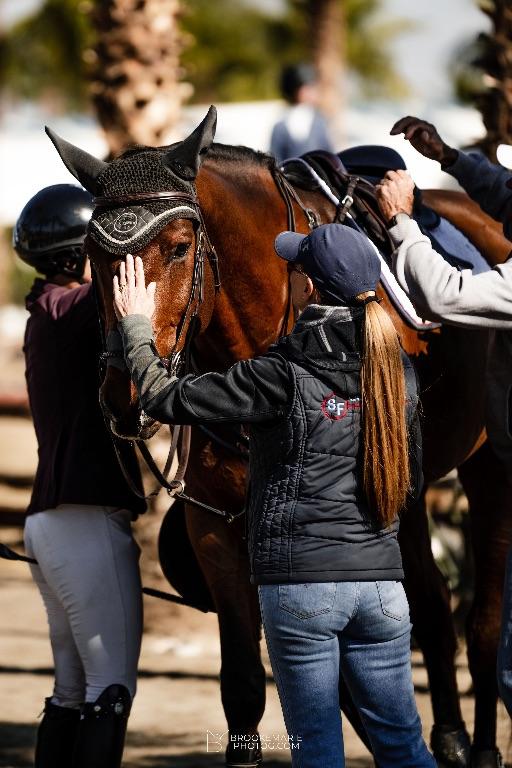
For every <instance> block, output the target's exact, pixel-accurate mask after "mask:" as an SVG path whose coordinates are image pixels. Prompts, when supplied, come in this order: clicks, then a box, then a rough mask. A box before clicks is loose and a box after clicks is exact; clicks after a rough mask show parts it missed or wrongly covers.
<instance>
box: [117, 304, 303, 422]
mask: <svg viewBox="0 0 512 768" xmlns="http://www.w3.org/2000/svg"><path fill="white" fill-rule="evenodd" d="M119 330H120V333H121V336H122V338H123V345H124V354H125V359H126V364H127V366H128V369H129V371H130V374H131V377H132V380H133V381H134V383H135V385H136V387H137V391H138V393H139V398H140V402H141V406H142V408H143V410H144V411H145V412H146V413H147V414H148V416H151V417H152V418H154V419H157V420H158V421H160V422H162V423H164V424H168V423H171V424H172V423H175V424H199V423H203V422H208V421H212V422H213V421H225V422H235V423H240V422H242V423H243V422H247V423H249V422H264V421H268V420H272V419H275V418H279V417H281V416H283V415H284V413H285V411H286V410H287V408H288V405H289V402H290V401H291V397H292V395H293V384H292V382H291V381H290V376H289V374H288V369H287V365H286V362H285V361H284V360H283V359H282V358H281V357H279V356H277V355H274V356H272V355H263V356H262V357H260V358H256V359H254V360H241V361H240V362H238V363H235V365H233V366H232V367H231V368H230V369H229V370H228V371H226V372H225V373H215V372H212V373H205V374H202V375H200V376H194V375H187V376H182V377H180V378H179V379H178V378H176V377H175V376H173V377H171V376H169V373H168V371H167V369H166V367H165V366H164V365H163V363H162V361H161V360H160V358H159V356H158V354H157V351H156V349H155V346H154V342H153V330H152V327H151V323H150V321H149V320H148V319H147V318H146V317H143V316H142V315H130V316H129V317H125V318H123V319H122V320H121V321H120V322H119Z"/></svg>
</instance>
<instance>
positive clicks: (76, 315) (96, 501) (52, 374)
mask: <svg viewBox="0 0 512 768" xmlns="http://www.w3.org/2000/svg"><path fill="white" fill-rule="evenodd" d="M26 307H27V309H28V311H29V312H30V317H29V319H28V322H27V328H26V331H25V345H24V352H25V361H26V379H27V387H28V395H29V399H30V407H31V410H32V417H33V419H34V427H35V430H36V436H37V442H38V452H39V463H38V467H37V472H36V477H35V481H34V487H33V491H32V498H31V501H30V505H29V507H28V510H27V514H32V513H34V512H40V511H42V510H45V509H54V508H55V507H56V506H57V505H58V504H92V505H98V506H113V507H123V508H126V509H130V510H131V511H132V512H133V513H134V517H135V516H136V515H137V514H138V513H140V512H144V511H145V508H146V505H145V502H144V501H143V500H141V499H139V498H137V497H136V496H135V495H134V494H133V493H132V492H131V491H130V489H129V487H128V485H127V483H126V480H125V479H124V477H123V474H122V471H121V469H120V467H119V464H118V462H117V458H116V455H115V452H114V448H113V446H112V440H111V437H110V435H109V433H108V430H107V427H106V425H105V422H104V420H103V415H102V412H101V408H100V404H99V399H98V387H99V382H98V356H99V353H100V350H101V341H100V334H99V327H98V316H97V312H96V306H95V302H94V295H93V293H92V285H91V284H90V283H87V284H85V285H81V286H79V287H78V288H64V287H62V286H59V285H56V284H55V283H51V282H48V281H46V280H41V279H39V278H38V279H36V281H35V282H34V285H33V286H32V289H31V292H30V293H29V295H28V296H27V298H26ZM122 449H123V451H124V452H125V454H126V464H127V466H128V467H130V475H131V477H132V478H133V479H134V481H135V482H136V483H138V484H139V485H140V472H139V468H138V464H137V461H136V457H135V455H134V453H133V449H132V448H131V447H130V446H129V445H128V444H126V445H124V446H122Z"/></svg>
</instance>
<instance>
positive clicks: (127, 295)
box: [114, 253, 156, 320]
mask: <svg viewBox="0 0 512 768" xmlns="http://www.w3.org/2000/svg"><path fill="white" fill-rule="evenodd" d="M155 291H156V283H150V284H149V285H148V287H147V288H146V279H145V277H144V265H143V263H142V259H141V258H140V257H139V256H137V258H136V259H135V260H134V258H133V256H132V255H131V253H129V254H128V255H127V256H126V262H124V261H122V262H121V263H120V265H119V276H118V275H115V276H114V312H115V313H116V317H117V319H118V320H121V318H123V317H126V316H127V315H144V316H145V317H147V318H149V320H151V318H152V317H153V314H154V312H155Z"/></svg>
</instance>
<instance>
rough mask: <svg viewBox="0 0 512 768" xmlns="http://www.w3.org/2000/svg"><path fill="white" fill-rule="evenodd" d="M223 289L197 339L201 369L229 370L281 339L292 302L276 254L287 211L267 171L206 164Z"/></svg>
mask: <svg viewBox="0 0 512 768" xmlns="http://www.w3.org/2000/svg"><path fill="white" fill-rule="evenodd" d="M197 189H198V195H199V200H200V203H201V209H202V211H203V215H204V219H205V225H206V229H207V231H208V235H209V237H210V239H211V240H212V242H213V244H214V245H215V248H216V251H217V255H218V258H219V266H220V275H221V283H222V288H221V291H220V293H219V294H218V295H217V298H216V301H215V307H214V310H213V315H212V318H211V321H210V323H209V325H208V328H207V329H206V330H205V332H204V333H203V334H202V336H201V338H200V339H199V340H198V344H197V346H198V350H199V352H200V357H201V361H200V362H201V367H205V368H208V367H213V368H216V369H223V368H225V367H227V366H228V365H230V364H231V363H233V362H234V361H236V360H241V359H246V358H249V357H253V356H254V355H257V354H261V353H262V352H264V351H265V350H266V349H267V348H268V347H269V345H270V344H271V343H272V342H273V341H275V339H276V338H277V336H278V334H279V330H280V328H281V326H282V323H283V319H284V317H285V313H286V308H287V301H288V279H287V270H286V265H285V264H284V263H283V262H282V261H281V260H280V259H279V258H278V257H277V256H276V254H275V253H274V247H273V245H274V239H275V237H276V235H277V234H278V233H279V232H281V231H283V230H284V229H286V228H287V218H286V208H285V205H284V202H283V200H282V198H281V197H280V194H279V192H278V190H277V188H276V186H275V183H274V181H273V178H272V175H271V173H270V171H269V169H268V168H266V167H264V166H260V165H258V164H256V163H255V164H245V163H244V164H242V163H236V162H228V163H226V162H224V163H222V164H221V163H220V162H215V161H208V162H206V163H205V165H204V166H203V168H202V170H201V173H200V174H199V177H198V180H197Z"/></svg>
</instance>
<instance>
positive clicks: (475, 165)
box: [443, 152, 512, 222]
mask: <svg viewBox="0 0 512 768" xmlns="http://www.w3.org/2000/svg"><path fill="white" fill-rule="evenodd" d="M443 170H444V171H446V173H449V174H450V175H451V176H453V177H454V178H455V179H457V181H458V182H459V184H460V185H461V187H462V188H463V189H464V190H465V191H466V192H467V193H468V195H469V196H470V197H471V198H472V199H473V200H474V201H475V202H476V203H478V205H479V206H480V207H481V208H482V210H484V211H485V212H486V213H488V214H489V216H492V218H493V219H496V220H497V221H501V222H503V221H504V220H505V219H507V218H508V217H509V216H511V215H512V189H509V188H508V187H507V186H506V183H507V181H510V180H511V179H512V174H511V173H510V171H508V170H506V169H505V168H502V166H500V165H495V164H494V163H491V162H490V161H489V160H488V159H487V158H486V157H484V156H483V155H481V154H480V153H478V152H469V153H466V152H459V153H458V156H457V160H456V161H455V162H454V163H453V165H450V166H448V167H443Z"/></svg>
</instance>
